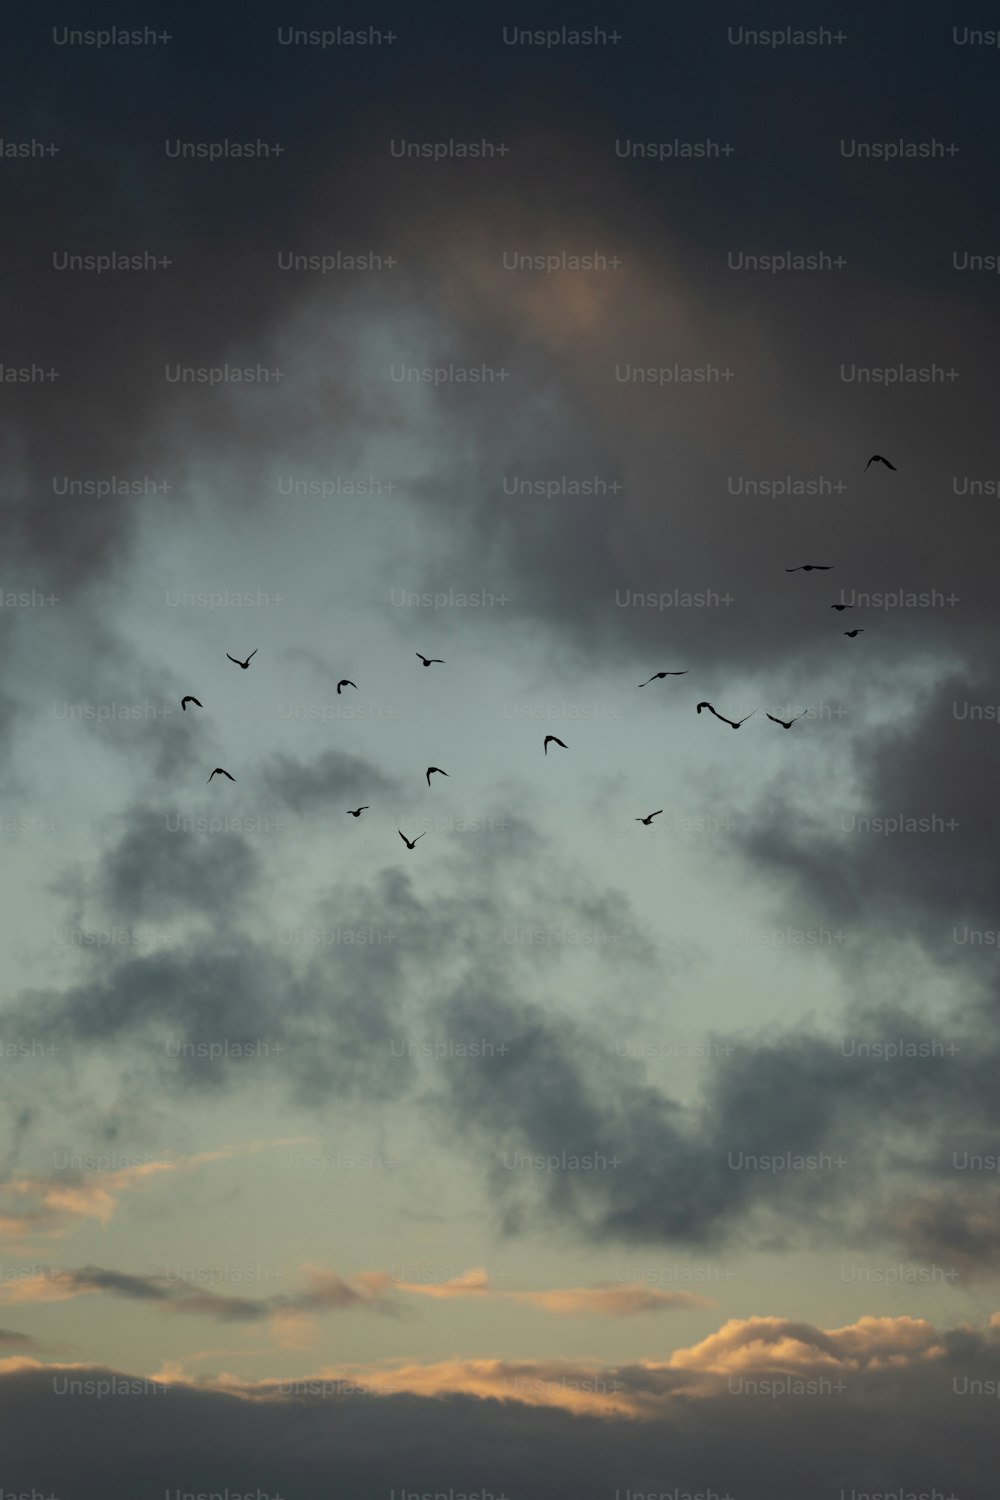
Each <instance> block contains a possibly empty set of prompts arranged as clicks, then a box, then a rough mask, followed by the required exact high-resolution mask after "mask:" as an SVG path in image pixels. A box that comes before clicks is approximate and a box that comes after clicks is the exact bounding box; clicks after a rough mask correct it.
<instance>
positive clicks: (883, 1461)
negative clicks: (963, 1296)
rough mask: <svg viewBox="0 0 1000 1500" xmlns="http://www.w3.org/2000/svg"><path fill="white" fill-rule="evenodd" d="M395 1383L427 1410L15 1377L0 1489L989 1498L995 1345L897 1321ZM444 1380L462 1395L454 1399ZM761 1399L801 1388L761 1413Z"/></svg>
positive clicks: (341, 1399) (273, 1393) (4, 1420)
mask: <svg viewBox="0 0 1000 1500" xmlns="http://www.w3.org/2000/svg"><path fill="white" fill-rule="evenodd" d="M394 1373H395V1372H392V1371H390V1370H387V1369H386V1367H385V1366H382V1367H380V1368H379V1369H378V1370H374V1371H372V1372H371V1373H370V1374H369V1373H367V1372H365V1371H362V1372H361V1374H360V1376H359V1375H357V1374H356V1373H353V1372H351V1373H348V1374H347V1375H346V1377H345V1381H344V1382H343V1383H345V1384H347V1385H350V1384H351V1383H352V1381H354V1380H357V1382H358V1384H361V1385H363V1384H364V1383H365V1380H366V1378H367V1379H369V1380H370V1381H371V1382H372V1383H373V1384H375V1385H376V1387H377V1385H378V1384H379V1383H385V1382H388V1381H390V1380H391V1379H392V1378H393V1374H394ZM403 1373H404V1374H405V1375H408V1378H409V1381H410V1383H413V1382H417V1381H420V1379H421V1377H423V1378H424V1381H425V1384H426V1387H427V1390H428V1396H423V1395H408V1394H391V1393H390V1394H385V1395H380V1396H371V1395H364V1394H327V1395H326V1396H325V1398H324V1397H323V1396H322V1395H320V1394H313V1395H310V1394H308V1390H309V1382H308V1381H307V1380H304V1381H296V1380H285V1381H281V1382H279V1381H276V1380H272V1381H270V1382H268V1381H261V1382H259V1383H258V1384H250V1385H246V1386H244V1385H242V1384H237V1385H236V1386H235V1387H234V1386H232V1385H230V1386H229V1388H226V1387H225V1385H224V1384H223V1383H221V1382H220V1383H215V1382H213V1381H211V1380H206V1381H204V1382H199V1383H198V1384H195V1385H188V1384H186V1383H183V1382H182V1383H170V1384H165V1385H157V1384H153V1385H150V1384H146V1385H145V1387H144V1386H143V1385H142V1384H140V1385H139V1386H138V1387H137V1388H135V1387H133V1388H132V1390H130V1389H129V1387H128V1385H127V1384H126V1383H125V1382H126V1381H127V1380H128V1379H129V1377H128V1376H126V1375H123V1374H122V1373H121V1372H118V1371H114V1370H109V1369H107V1368H96V1367H94V1368H91V1367H87V1366H82V1365H80V1366H74V1367H71V1368H67V1367H61V1366H52V1367H49V1368H46V1367H39V1366H35V1367H32V1366H31V1365H28V1366H26V1367H24V1368H21V1369H14V1370H12V1371H11V1372H10V1373H8V1374H6V1375H5V1376H4V1377H3V1385H4V1396H5V1399H4V1402H3V1404H2V1407H0V1437H2V1439H3V1445H4V1449H5V1451H7V1452H16V1454H17V1465H16V1466H15V1467H14V1468H13V1469H12V1470H11V1479H12V1480H13V1481H16V1482H17V1483H18V1484H19V1485H23V1484H26V1483H28V1482H33V1483H35V1484H37V1485H45V1486H48V1487H51V1488H52V1489H53V1490H54V1491H55V1492H56V1493H72V1494H74V1495H80V1496H81V1497H82V1500H89V1497H91V1496H93V1497H94V1500H96V1497H97V1496H98V1495H100V1496H103V1497H106V1500H119V1497H122V1500H124V1497H126V1496H130V1495H132V1494H134V1493H135V1482H136V1480H137V1478H138V1477H141V1479H142V1480H143V1482H145V1483H146V1484H149V1485H155V1486H156V1487H157V1488H158V1489H162V1490H164V1491H165V1492H168V1493H169V1492H170V1490H171V1489H173V1488H178V1487H179V1488H181V1489H183V1488H185V1487H186V1486H188V1485H189V1484H192V1483H194V1476H197V1480H198V1483H199V1484H204V1485H209V1486H212V1487H218V1486H219V1485H221V1484H222V1483H223V1479H224V1478H225V1480H226V1481H227V1482H228V1483H229V1484H230V1486H234V1485H235V1486H238V1488H240V1489H243V1490H246V1489H249V1490H250V1491H251V1492H253V1491H254V1490H255V1489H258V1488H259V1489H260V1490H261V1491H262V1492H264V1493H267V1494H284V1493H288V1492H289V1491H291V1492H293V1493H295V1494H296V1495H301V1496H302V1497H303V1500H313V1497H315V1500H320V1497H321V1496H325V1495H327V1494H329V1476H330V1474H331V1473H332V1472H336V1473H337V1474H338V1476H340V1481H341V1483H343V1484H344V1486H345V1487H346V1488H348V1489H349V1490H350V1493H351V1494H352V1495H357V1496H358V1497H359V1500H384V1496H385V1495H386V1494H387V1493H390V1492H391V1491H392V1490H393V1489H395V1490H399V1489H401V1488H402V1489H403V1490H414V1491H417V1492H422V1491H430V1492H439V1493H445V1494H447V1493H450V1492H454V1493H459V1492H462V1493H473V1492H479V1493H482V1492H485V1493H487V1494H493V1495H496V1496H499V1495H502V1494H506V1495H509V1496H518V1495H535V1494H542V1493H549V1494H559V1495H563V1494H566V1495H569V1494H572V1495H577V1496H580V1497H582V1500H606V1497H607V1496H608V1495H613V1494H615V1493H616V1492H617V1493H628V1492H632V1493H636V1494H639V1493H646V1494H648V1493H667V1492H669V1493H673V1491H674V1490H675V1489H676V1490H678V1491H680V1492H682V1493H683V1492H685V1491H687V1492H690V1493H702V1494H711V1493H712V1492H713V1491H714V1493H715V1494H718V1495H720V1496H721V1495H724V1494H731V1495H736V1496H739V1497H741V1500H770V1497H771V1496H774V1495H775V1494H778V1495H782V1496H784V1495H796V1494H813V1493H818V1492H829V1493H832V1494H835V1493H838V1492H842V1493H851V1492H852V1491H855V1490H872V1489H876V1488H877V1489H880V1490H882V1491H886V1492H893V1493H895V1492H897V1491H899V1490H902V1491H904V1492H906V1491H912V1492H914V1493H922V1492H923V1493H927V1492H931V1491H932V1490H936V1491H940V1493H941V1494H942V1495H947V1494H958V1495H960V1496H962V1497H963V1500H986V1497H987V1496H988V1495H989V1494H990V1493H991V1491H990V1489H989V1484H990V1480H989V1479H988V1478H987V1477H986V1475H987V1474H988V1472H989V1458H988V1456H989V1454H990V1453H991V1452H992V1444H993V1442H994V1422H995V1398H993V1399H990V1393H991V1390H995V1389H996V1388H997V1383H998V1376H1000V1360H998V1351H997V1335H996V1329H995V1327H987V1328H985V1329H975V1328H971V1327H968V1328H957V1329H950V1330H945V1331H942V1332H938V1331H937V1330H935V1329H934V1328H932V1327H931V1326H930V1325H928V1324H925V1323H922V1322H920V1321H918V1320H913V1319H906V1318H901V1319H881V1320H880V1319H865V1320H862V1321H861V1322H860V1323H858V1324H855V1325H853V1326H851V1327H848V1328H844V1329H837V1330H832V1331H826V1330H823V1329H820V1328H814V1327H812V1326H810V1325H807V1324H796V1323H790V1322H785V1321H783V1320H780V1319H751V1320H747V1321H746V1322H743V1323H739V1322H734V1323H731V1324H728V1325H726V1327H725V1328H724V1329H722V1330H720V1331H719V1333H718V1334H715V1335H712V1336H710V1337H709V1338H708V1339H706V1340H705V1341H704V1342H703V1343H702V1344H701V1345H698V1346H695V1348H693V1349H689V1350H684V1351H679V1352H678V1353H677V1354H675V1355H674V1356H672V1357H671V1359H670V1360H669V1361H668V1362H666V1363H662V1364H654V1363H652V1362H648V1361H647V1362H643V1363H636V1364H628V1363H625V1364H621V1365H618V1366H612V1367H601V1366H596V1367H595V1366H593V1365H587V1364H579V1365H574V1364H572V1363H568V1362H560V1361H521V1362H516V1361H510V1360H507V1361H505V1360H479V1361H467V1362H466V1363H465V1365H463V1364H462V1362H461V1361H452V1362H451V1366H450V1367H448V1368H444V1367H441V1366H438V1367H429V1368H428V1369H427V1371H426V1373H425V1372H423V1371H421V1369H420V1368H419V1367H415V1366H414V1365H413V1364H412V1362H411V1363H410V1364H409V1367H408V1371H407V1372H403ZM325 1375H326V1385H325V1387H324V1385H323V1383H322V1380H320V1381H313V1382H312V1386H313V1389H314V1391H316V1392H321V1391H322V1390H324V1389H327V1390H329V1389H330V1388H331V1387H332V1388H333V1389H336V1388H337V1384H338V1382H337V1381H336V1379H335V1372H333V1371H329V1370H327V1371H326V1372H325ZM73 1381H79V1382H81V1385H80V1386H79V1387H74V1385H73V1384H72V1383H71V1382H73ZM87 1382H93V1383H96V1382H103V1383H104V1384H103V1386H99V1385H96V1384H90V1386H89V1387H88V1384H87ZM755 1382H759V1383H760V1384H759V1385H758V1386H756V1387H755V1384H754V1383H755ZM767 1382H770V1383H771V1385H768V1384H767ZM810 1382H811V1384H810ZM976 1382H979V1385H978V1386H977V1384H976ZM463 1383H464V1384H465V1385H466V1388H469V1387H474V1386H477V1385H478V1386H479V1388H480V1389H481V1391H482V1397H473V1396H469V1395H465V1394H462V1387H463ZM401 1384H403V1385H404V1388H405V1381H403V1382H401ZM436 1384H437V1385H438V1386H439V1389H440V1391H441V1394H440V1395H438V1394H437V1393H436V1390H435V1385H436ZM782 1385H784V1388H785V1390H786V1391H788V1390H791V1388H792V1387H794V1386H796V1385H798V1386H799V1387H800V1388H801V1389H800V1392H799V1393H798V1394H786V1395H784V1396H779V1398H777V1399H775V1398H773V1397H771V1396H770V1395H769V1391H770V1390H771V1389H772V1388H773V1387H774V1386H777V1387H778V1388H779V1389H780V1387H781V1386H782ZM574 1386H575V1387H576V1388H577V1391H578V1392H579V1391H583V1392H591V1393H592V1392H597V1393H598V1394H590V1395H583V1396H581V1395H579V1394H574ZM88 1389H89V1390H90V1391H91V1392H93V1391H95V1390H104V1391H107V1390H109V1389H112V1390H113V1391H114V1394H113V1395H112V1396H106V1397H105V1399H95V1397H94V1395H93V1394H90V1395H88V1394H87V1392H88ZM78 1390H79V1392H80V1394H78V1393H77V1391H78ZM390 1390H391V1387H390ZM143 1391H145V1393H143ZM528 1391H530V1392H531V1393H532V1394H524V1393H525V1392H528ZM977 1391H979V1392H980V1393H979V1394H977ZM602 1392H611V1393H613V1394H609V1395H602V1394H600V1393H602ZM761 1392H762V1393H761ZM803 1392H804V1393H803ZM539 1393H544V1394H539ZM429 1397H430V1398H429ZM533 1403H538V1404H533ZM574 1403H576V1405H577V1407H578V1410H579V1411H580V1413H581V1414H579V1415H574V1414H572V1411H573V1407H574ZM564 1406H565V1407H567V1408H569V1410H566V1409H560V1408H561V1407H564ZM602 1408H603V1411H604V1412H605V1413H606V1414H604V1415H601V1416H596V1415H592V1414H591V1412H593V1411H596V1410H601V1409H602ZM616 1408H617V1410H616ZM625 1414H627V1416H628V1417H629V1418H631V1419H630V1420H626V1419H623V1418H624V1416H625ZM636 1417H638V1418H640V1420H636ZM70 1436H72V1443H70V1442H68V1441H66V1439H68V1438H69V1437H70ZM109 1451H113V1453H114V1459H115V1461H114V1466H113V1468H112V1467H109V1465H108V1460H107V1455H108V1453H109ZM665 1455H666V1457H665Z"/></svg>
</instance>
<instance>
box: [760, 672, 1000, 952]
mask: <svg viewBox="0 0 1000 1500" xmlns="http://www.w3.org/2000/svg"><path fill="white" fill-rule="evenodd" d="M997 697H998V694H997V692H996V688H995V686H994V685H993V682H992V681H991V679H990V678H989V677H986V676H977V675H974V674H971V673H968V674H967V673H959V674H954V675H951V676H949V677H947V678H946V679H945V680H944V681H942V682H940V683H938V684H936V685H935V686H934V688H933V689H932V690H928V691H925V692H924V693H922V694H920V695H919V696H918V697H917V698H916V700H915V701H914V702H913V704H912V705H911V706H910V707H909V708H908V709H907V710H904V711H903V715H902V722H901V723H899V724H898V725H888V726H886V727H883V728H880V729H872V730H870V731H869V732H868V733H867V734H866V735H865V736H864V737H863V738H862V739H860V740H859V741H856V742H855V744H854V746H853V766H852V769H853V771H854V773H855V777H856V781H857V785H858V796H857V798H856V799H854V800H852V804H851V805H850V806H845V807H843V808H841V809H839V810H835V809H834V807H832V806H829V805H828V806H827V807H826V808H824V813H825V818H824V821H823V822H819V821H818V820H817V816H816V814H815V813H812V815H811V816H810V814H809V812H808V811H807V810H805V809H803V810H801V811H800V809H799V807H797V806H796V805H795V804H794V803H788V802H786V801H784V800H783V799H781V798H780V796H779V794H778V793H775V794H774V796H773V797H772V798H770V799H769V800H768V801H767V802H766V803H765V804H764V805H762V806H761V807H759V808H758V809H757V811H756V815H755V816H754V817H753V820H752V823H751V826H750V829H749V831H748V832H743V833H741V834H740V836H739V838H738V840H737V842H738V843H739V844H741V845H742V847H743V849H744V851H745V853H746V854H747V856H748V857H749V858H750V859H751V860H752V861H753V862H754V863H755V864H756V865H757V866H758V867H759V868H760V869H761V870H764V871H769V872H771V874H772V876H773V878H774V880H775V882H776V883H777V885H778V886H779V887H781V888H783V887H784V886H785V885H786V884H787V885H788V886H789V887H790V888H791V891H792V899H793V900H794V901H795V902H796V903H797V904H800V905H801V907H802V909H803V910H805V911H808V912H811V913H812V914H813V915H814V916H816V917H822V919H823V920H824V921H825V922H826V923H828V924H829V923H831V922H832V923H835V924H836V923H843V924H846V925H850V927H851V928H852V929H853V930H859V931H861V932H865V931H867V932H868V933H870V935H871V937H872V939H873V940H878V939H882V940H885V939H886V938H889V937H892V936H894V937H898V936H902V935H911V936H914V937H916V939H917V940H918V941H919V942H920V943H922V944H924V945H925V946H926V947H927V948H928V949H929V950H930V952H931V953H932V954H933V955H934V957H935V958H936V959H938V961H940V962H942V963H944V964H952V965H959V964H962V965H968V964H970V963H971V964H972V965H973V966H975V965H976V963H977V962H980V963H981V962H983V961H984V954H985V960H986V962H987V963H989V961H990V960H991V959H992V960H994V962H993V963H992V965H991V967H992V968H993V970H994V971H995V969H996V963H995V959H996V947H995V946H993V947H992V948H991V947H989V946H987V947H986V948H985V949H984V947H983V946H982V938H980V940H979V943H978V944H977V943H976V940H975V938H973V939H972V940H971V942H970V941H969V939H968V938H967V937H965V933H964V929H965V928H971V929H974V930H975V931H978V932H979V933H983V932H984V931H990V932H992V931H993V930H994V929H995V928H996V926H997V922H996V913H997V909H998V903H1000V866H998V864H997V859H996V849H997V842H998V837H1000V811H998V806H997V802H996V798H995V796H994V795H993V793H992V786H993V783H994V781H995V774H996V755H997V743H995V739H996V737H997V736H998V735H1000V727H998V724H997V715H998V714H1000V706H998V705H997V704H996V703H995V701H994V700H995V699H996V698H997ZM984 709H989V710H991V711H992V717H991V718H989V719H984V718H983V710H984ZM970 710H971V712H972V714H973V715H975V717H970ZM900 818H903V819H907V818H909V819H913V820H920V819H924V820H931V819H934V820H935V821H934V822H933V823H932V822H928V824H927V830H926V831H924V832H920V831H919V822H917V824H916V826H915V828H914V831H910V832H908V831H907V830H906V827H905V826H904V825H902V824H900V825H899V826H897V827H896V828H895V829H893V828H890V829H889V830H888V831H883V828H884V824H880V823H879V822H877V821H876V822H875V826H874V828H873V829H872V828H870V827H869V825H868V824H867V823H866V822H865V819H873V820H878V819H896V820H897V822H898V820H899V819H900ZM951 823H954V824H955V825H956V826H954V827H951V826H949V825H950V824H951ZM956 927H957V928H960V929H962V932H960V933H959V935H958V937H959V938H965V940H964V941H959V940H958V939H957V938H956V934H955V928H956ZM994 943H995V938H994Z"/></svg>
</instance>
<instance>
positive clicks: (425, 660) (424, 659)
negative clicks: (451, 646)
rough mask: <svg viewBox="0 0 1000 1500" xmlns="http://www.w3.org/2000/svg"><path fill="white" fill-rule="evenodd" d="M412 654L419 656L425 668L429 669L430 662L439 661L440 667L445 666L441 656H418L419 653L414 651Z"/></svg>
mask: <svg viewBox="0 0 1000 1500" xmlns="http://www.w3.org/2000/svg"><path fill="white" fill-rule="evenodd" d="M413 654H414V656H419V657H420V660H421V661H422V662H423V664H424V666H425V667H429V666H430V664H431V662H434V661H439V662H440V663H441V665H442V667H443V666H445V665H446V663H445V660H444V657H442V656H421V654H420V652H419V651H415V652H414V653H413Z"/></svg>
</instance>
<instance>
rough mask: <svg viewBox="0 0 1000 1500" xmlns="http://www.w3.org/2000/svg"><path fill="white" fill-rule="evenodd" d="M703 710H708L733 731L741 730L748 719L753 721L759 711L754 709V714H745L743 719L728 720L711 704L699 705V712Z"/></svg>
mask: <svg viewBox="0 0 1000 1500" xmlns="http://www.w3.org/2000/svg"><path fill="white" fill-rule="evenodd" d="M703 708H707V709H708V711H709V713H710V714H715V717H716V718H717V719H721V720H722V722H723V724H728V725H730V727H731V728H733V729H739V727H740V725H741V724H745V723H746V721H747V719H752V718H753V716H754V714H755V713H756V712H757V710H756V709H754V710H753V712H752V713H748V714H745V715H744V717H743V718H742V719H727V718H726V716H725V714H720V713H719V711H718V710H717V709H715V708H713V707H712V705H711V703H699V704H698V712H699V713H701V711H702V709H703Z"/></svg>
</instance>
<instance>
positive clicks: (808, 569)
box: [785, 563, 833, 573]
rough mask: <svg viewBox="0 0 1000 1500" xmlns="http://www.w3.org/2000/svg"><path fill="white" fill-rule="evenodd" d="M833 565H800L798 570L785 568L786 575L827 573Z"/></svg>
mask: <svg viewBox="0 0 1000 1500" xmlns="http://www.w3.org/2000/svg"><path fill="white" fill-rule="evenodd" d="M832 567H833V563H802V565H801V566H800V567H798V568H786V569H785V572H786V573H829V571H830V569H831V568H832Z"/></svg>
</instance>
